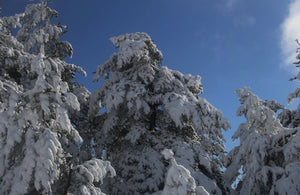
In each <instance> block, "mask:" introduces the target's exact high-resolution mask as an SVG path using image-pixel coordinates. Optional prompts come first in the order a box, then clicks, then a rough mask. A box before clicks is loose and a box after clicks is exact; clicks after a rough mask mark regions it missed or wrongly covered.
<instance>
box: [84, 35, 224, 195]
mask: <svg viewBox="0 0 300 195" xmlns="http://www.w3.org/2000/svg"><path fill="white" fill-rule="evenodd" d="M111 41H112V42H113V43H114V45H115V46H116V47H117V48H118V50H119V51H118V53H115V54H113V55H112V56H111V57H110V59H108V60H107V61H106V62H105V63H104V64H102V65H100V66H98V68H97V71H96V75H95V77H94V79H95V80H97V79H98V78H99V76H103V78H104V84H103V85H102V87H101V88H99V89H97V90H96V91H95V92H94V93H93V94H92V96H91V102H90V110H89V116H90V120H93V121H95V123H94V124H93V125H94V126H95V130H96V131H97V134H96V136H95V137H94V138H93V141H94V142H95V143H96V144H97V145H96V147H95V153H96V155H101V154H102V151H103V150H105V151H106V154H107V159H108V160H110V161H111V162H112V165H113V167H114V168H115V169H116V172H117V177H116V178H115V179H112V180H111V181H110V183H108V184H107V185H106V186H107V190H108V192H110V193H113V194H117V193H123V194H144V193H146V192H147V193H153V192H157V191H160V190H163V187H164V181H165V176H166V172H167V165H166V164H165V162H164V160H163V159H162V156H161V154H160V152H161V151H162V150H163V149H164V148H170V149H172V150H173V151H174V157H175V158H176V160H177V162H178V163H180V164H181V165H183V166H184V167H186V168H187V169H188V170H189V171H190V173H191V175H192V176H193V178H195V182H196V185H201V186H203V187H204V188H205V189H207V191H208V192H209V193H213V194H214V193H216V194H221V193H222V191H224V189H223V185H222V179H221V173H220V166H221V164H222V162H221V160H222V157H223V154H224V144H223V142H224V138H223V135H222V129H227V128H228V127H229V123H228V121H227V120H226V119H224V118H223V116H222V114H221V112H220V111H219V110H217V109H216V108H214V107H213V106H212V105H211V104H209V103H208V102H207V101H206V100H205V99H204V98H202V97H200V96H199V94H200V93H202V84H201V78H200V76H192V75H190V74H187V75H184V74H182V73H180V72H178V71H174V70H170V69H168V68H167V67H164V66H161V62H162V54H161V52H160V51H159V50H158V49H157V48H156V45H155V44H154V43H153V41H152V40H151V38H150V37H149V36H148V35H147V34H145V33H134V34H125V35H121V36H118V37H113V38H111ZM100 109H102V110H100ZM99 110H100V112H99Z"/></svg>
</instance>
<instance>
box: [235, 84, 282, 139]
mask: <svg viewBox="0 0 300 195" xmlns="http://www.w3.org/2000/svg"><path fill="white" fill-rule="evenodd" d="M236 93H237V94H238V96H239V99H240V102H241V104H242V106H241V107H239V108H238V110H237V116H242V115H244V116H245V117H246V119H247V123H243V124H241V125H240V127H239V129H238V130H237V131H236V133H235V134H234V135H233V138H234V139H237V138H239V137H240V136H241V135H242V134H243V132H242V131H244V130H245V129H249V130H250V129H253V130H255V131H256V132H257V133H262V134H269V135H271V134H276V133H278V131H280V130H281V129H282V126H281V124H280V122H279V120H278V119H276V117H275V112H274V111H273V110H275V111H276V110H277V109H278V108H281V107H282V106H280V105H279V104H278V103H277V102H275V101H262V100H260V99H259V98H258V97H257V96H256V95H254V94H253V93H252V92H251V91H250V89H249V88H244V89H238V90H236ZM246 126H247V127H246ZM245 127H246V128H245Z"/></svg>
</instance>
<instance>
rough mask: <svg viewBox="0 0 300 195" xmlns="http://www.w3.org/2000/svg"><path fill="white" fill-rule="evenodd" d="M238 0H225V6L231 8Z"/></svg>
mask: <svg viewBox="0 0 300 195" xmlns="http://www.w3.org/2000/svg"><path fill="white" fill-rule="evenodd" d="M237 1H238V0H226V3H225V6H226V8H228V9H232V8H233V7H234V6H235V4H236V3H237Z"/></svg>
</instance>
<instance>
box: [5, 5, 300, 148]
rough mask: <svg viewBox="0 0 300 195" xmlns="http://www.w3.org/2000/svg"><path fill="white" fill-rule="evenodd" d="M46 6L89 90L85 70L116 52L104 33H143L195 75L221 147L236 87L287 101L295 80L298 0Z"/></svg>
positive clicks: (14, 8)
mask: <svg viewBox="0 0 300 195" xmlns="http://www.w3.org/2000/svg"><path fill="white" fill-rule="evenodd" d="M28 2H29V1H27V0H2V1H0V6H1V7H2V10H3V11H2V13H1V15H2V16H3V15H11V14H15V13H18V12H22V11H23V10H24V8H25V5H26V4H27V3H28ZM49 5H50V7H52V8H55V9H56V10H57V11H58V12H59V14H60V15H59V18H58V21H60V22H61V23H62V24H65V25H67V26H68V31H69V32H68V33H67V34H65V35H64V39H65V40H67V41H69V42H70V43H71V44H72V45H73V49H74V55H73V58H72V59H68V61H69V62H72V63H74V64H77V65H80V66H82V67H83V68H84V69H85V70H86V71H87V73H88V77H87V78H83V77H79V80H80V81H81V82H82V83H84V84H85V85H86V86H87V87H88V88H89V89H90V90H91V91H93V90H94V89H95V88H97V87H100V86H101V82H100V83H92V76H93V74H92V72H93V71H95V70H96V66H97V65H98V64H102V63H103V62H104V61H106V60H107V59H108V58H109V56H110V55H111V54H112V53H113V52H115V51H116V50H115V48H114V47H113V45H112V43H111V42H110V41H109V38H110V37H112V36H116V35H120V34H123V33H132V32H146V33H148V34H149V35H150V36H151V37H152V39H153V40H154V41H155V43H156V45H157V47H158V48H159V49H160V50H161V51H162V53H163V55H164V60H163V65H164V66H168V67H169V68H171V69H174V70H179V71H181V72H183V73H191V74H193V75H196V74H197V75H200V76H201V77H202V82H203V85H204V94H203V95H201V96H202V97H205V98H206V99H207V100H208V101H209V102H210V103H211V104H213V105H214V106H215V107H217V108H218V109H220V110H222V112H223V114H224V116H225V117H226V118H227V119H228V120H229V121H230V123H231V125H232V129H230V130H229V131H228V132H227V133H225V137H226V139H227V144H226V145H227V147H228V149H230V148H232V146H234V144H232V143H231V138H230V137H231V136H232V134H233V133H234V131H235V130H236V129H237V128H238V125H239V124H240V123H241V122H242V121H244V119H243V118H238V117H236V114H235V113H236V110H237V108H238V107H239V105H240V104H239V101H238V98H237V96H236V94H235V93H234V90H235V89H238V88H242V87H244V86H247V87H250V88H251V89H252V91H253V92H254V93H255V94H257V95H258V96H259V97H260V98H261V99H275V100H277V101H279V103H281V104H283V105H286V98H287V95H288V94H289V93H291V92H292V91H293V90H294V89H295V88H296V87H297V85H298V83H297V82H289V81H288V79H289V78H291V77H292V76H294V75H295V74H296V71H295V69H294V68H293V65H292V60H293V57H294V56H295V55H296V54H295V50H296V48H297V45H296V42H295V41H294V40H295V39H296V38H300V27H297V25H298V24H297V23H296V21H297V19H298V21H300V19H299V18H300V16H299V14H300V11H299V10H300V1H299V0H296V1H295V0H293V1H282V0H263V1H261V0H215V1H212V0H150V1H149V0H148V1H145V0H109V1H107V0H86V1H82V0H54V2H52V3H50V4H49ZM298 12H299V14H298ZM298 26H300V25H298ZM291 57H292V58H291ZM291 59H292V60H291ZM295 105H296V104H295V103H294V104H292V105H290V106H291V107H295Z"/></svg>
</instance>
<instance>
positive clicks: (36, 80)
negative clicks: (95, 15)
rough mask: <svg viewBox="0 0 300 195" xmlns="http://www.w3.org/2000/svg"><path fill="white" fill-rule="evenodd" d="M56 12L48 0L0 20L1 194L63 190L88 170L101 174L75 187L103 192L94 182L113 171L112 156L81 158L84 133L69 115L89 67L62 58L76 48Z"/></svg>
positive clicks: (73, 112) (77, 109) (76, 110)
mask: <svg viewBox="0 0 300 195" xmlns="http://www.w3.org/2000/svg"><path fill="white" fill-rule="evenodd" d="M56 16H57V12H56V11H55V10H53V9H51V8H49V7H48V6H47V2H46V1H43V2H42V3H39V4H33V5H28V6H27V7H26V10H25V12H24V13H22V14H16V15H15V16H11V17H3V18H0V43H1V44H0V63H1V68H0V194H36V193H38V194H66V193H67V192H68V191H69V188H70V189H71V187H72V185H74V184H78V180H80V179H79V178H80V175H89V174H88V173H89V172H91V171H90V169H89V168H91V169H92V170H93V175H97V174H98V175H99V174H100V175H99V176H97V177H96V176H95V177H92V178H88V179H87V178H86V177H85V180H83V179H81V180H80V181H81V184H82V187H80V185H79V186H77V191H75V192H74V193H75V194H84V193H83V192H85V191H88V190H90V191H93V190H94V191H95V190H96V191H98V192H99V190H100V189H98V188H97V187H96V186H95V185H94V183H93V182H94V181H95V182H100V180H102V179H103V177H104V176H105V175H106V173H107V172H108V173H109V172H111V175H112V176H113V175H114V171H113V168H112V167H111V166H110V164H109V163H108V162H103V161H100V160H97V159H91V160H90V161H89V162H85V163H84V164H82V165H80V164H78V163H79V161H80V160H79V159H78V158H77V153H78V150H79V148H78V146H77V143H80V142H82V138H81V136H80V135H79V133H78V131H77V130H76V129H75V126H76V125H75V124H74V123H73V120H72V117H71V118H70V116H71V115H74V116H76V113H79V112H81V111H80V110H81V108H80V103H79V101H78V98H77V97H78V96H79V95H80V94H82V92H83V91H84V90H82V89H83V87H81V86H79V85H78V84H77V83H76V82H74V81H73V79H74V78H75V73H76V72H79V73H82V74H85V72H84V71H83V70H82V69H81V68H80V67H79V66H76V65H73V64H69V63H66V62H65V61H63V59H64V58H65V57H67V56H71V55H72V47H71V44H70V43H68V42H66V41H61V40H60V36H61V35H62V34H63V33H64V32H65V31H64V29H65V27H64V26H60V25H53V24H51V19H52V18H53V17H56ZM13 28H15V30H14V32H15V31H16V32H17V33H16V34H13V33H12V29H13ZM82 95H84V94H82ZM77 115H78V114H77ZM90 164H92V165H93V166H88V165H90ZM73 166H74V168H73ZM95 167H98V169H95ZM100 168H102V169H100ZM78 170H80V171H78ZM82 178H83V177H82ZM84 186H88V187H84ZM79 190H81V191H79ZM98 194H99V193H98Z"/></svg>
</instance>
